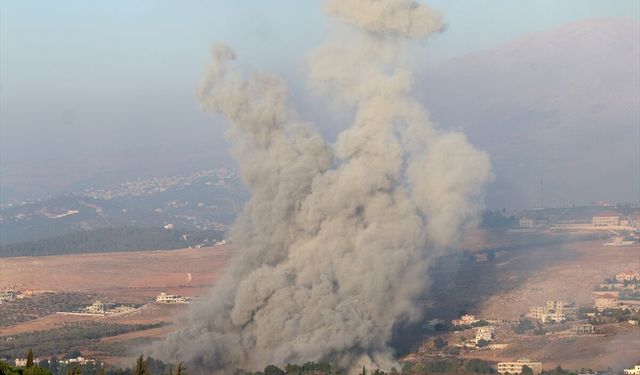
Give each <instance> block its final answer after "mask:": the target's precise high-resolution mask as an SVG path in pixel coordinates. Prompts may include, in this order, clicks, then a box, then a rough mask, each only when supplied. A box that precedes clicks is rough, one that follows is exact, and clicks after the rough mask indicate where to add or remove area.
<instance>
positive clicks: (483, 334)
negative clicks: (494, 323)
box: [476, 326, 494, 344]
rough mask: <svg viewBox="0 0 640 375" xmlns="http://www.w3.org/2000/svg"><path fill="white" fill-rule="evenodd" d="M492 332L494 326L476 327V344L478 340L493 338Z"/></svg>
mask: <svg viewBox="0 0 640 375" xmlns="http://www.w3.org/2000/svg"><path fill="white" fill-rule="evenodd" d="M493 333H494V328H493V327H491V326H486V327H478V329H476V344H477V343H478V342H479V341H480V340H484V341H491V340H493Z"/></svg>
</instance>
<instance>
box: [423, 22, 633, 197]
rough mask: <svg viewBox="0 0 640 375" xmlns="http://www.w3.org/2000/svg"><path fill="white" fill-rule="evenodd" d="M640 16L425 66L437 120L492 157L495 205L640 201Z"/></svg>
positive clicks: (426, 94) (427, 99)
mask: <svg viewBox="0 0 640 375" xmlns="http://www.w3.org/2000/svg"><path fill="white" fill-rule="evenodd" d="M638 40H640V23H639V22H637V21H633V20H619V19H615V20H614V19H612V20H588V21H582V22H577V23H573V24H569V25H566V26H563V27H560V28H558V29H554V30H551V31H547V32H542V33H536V34H531V35H527V36H525V37H523V38H520V39H517V40H515V41H513V42H511V43H508V44H505V45H502V46H500V47H498V48H495V49H492V50H487V51H482V52H478V53H474V54H470V55H466V56H463V57H460V58H457V59H454V60H452V61H449V62H447V63H445V64H442V65H440V66H437V67H434V68H431V69H429V70H428V71H424V72H423V74H421V75H419V78H418V81H417V82H416V91H417V94H418V96H419V97H420V100H421V101H422V102H424V103H425V105H426V106H427V108H428V109H429V110H430V111H431V114H432V117H433V119H434V120H435V121H437V122H439V123H441V124H442V126H444V127H447V128H454V129H460V130H462V131H464V132H465V133H466V134H467V136H468V137H469V139H470V140H471V141H472V142H473V143H474V144H476V145H477V146H479V147H480V148H483V149H485V150H487V151H488V152H489V153H490V154H491V157H492V162H493V166H494V171H495V174H496V181H495V182H494V183H493V185H492V186H491V188H490V191H489V194H488V204H489V205H490V206H492V207H496V208H500V207H534V206H537V205H539V201H540V193H539V183H540V181H541V180H543V181H544V200H545V204H548V205H561V204H566V203H589V202H592V201H596V200H607V201H612V202H631V201H637V200H638V193H639V191H640V189H639V181H640V177H639V172H640V154H639V153H640V146H639V145H640V138H639V136H640V104H639V103H640V89H639V87H640V43H638Z"/></svg>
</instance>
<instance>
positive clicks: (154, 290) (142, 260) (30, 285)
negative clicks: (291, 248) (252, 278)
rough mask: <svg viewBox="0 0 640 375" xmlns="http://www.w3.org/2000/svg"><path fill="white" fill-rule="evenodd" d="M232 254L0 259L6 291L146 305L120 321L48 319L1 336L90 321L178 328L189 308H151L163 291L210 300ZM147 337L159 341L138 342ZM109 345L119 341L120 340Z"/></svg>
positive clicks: (222, 249) (218, 250) (224, 249)
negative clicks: (63, 294)
mask: <svg viewBox="0 0 640 375" xmlns="http://www.w3.org/2000/svg"><path fill="white" fill-rule="evenodd" d="M232 253H233V249H232V248H231V247H230V246H216V247H211V248H200V249H182V250H169V251H138V252H115V253H102V254H73V255H59V256H48V257H16V258H0V285H2V286H10V287H11V288H12V289H17V290H21V291H25V290H31V291H39V290H48V291H53V292H68V293H91V294H96V295H101V296H104V297H105V298H104V299H106V300H110V301H116V302H119V303H136V304H143V305H144V306H143V307H142V308H140V309H138V310H136V311H135V312H133V313H129V314H125V315H122V316H117V317H109V316H107V317H90V316H78V315H50V316H45V317H42V318H40V319H37V320H31V321H28V322H24V323H20V324H16V325H13V326H9V327H2V328H0V335H12V334H19V333H24V332H30V331H38V330H47V329H53V328H58V327H60V326H62V325H64V323H68V322H77V321H86V320H94V321H104V322H109V323H119V324H148V323H158V322H164V323H176V322H177V321H178V320H179V317H180V316H182V315H183V314H184V312H185V311H186V310H187V305H175V306H169V305H156V304H148V303H149V302H152V301H153V300H154V299H155V297H156V296H157V295H158V294H159V293H160V292H162V291H166V292H167V293H170V294H178V295H182V296H189V297H203V296H206V295H207V294H208V293H209V291H210V290H211V287H212V285H213V284H214V283H215V281H216V279H217V278H218V277H219V276H220V274H221V271H222V269H223V268H224V266H225V265H226V263H227V261H228V260H229V258H230V257H231V255H232ZM34 275H37V277H34ZM0 308H1V306H0ZM176 327H177V325H175V324H171V325H168V326H165V327H163V329H162V330H157V331H162V332H164V334H166V333H167V332H168V331H170V330H171V329H176ZM151 331H154V332H151ZM146 333H148V334H149V335H150V336H149V337H158V332H155V330H149V331H141V332H136V334H137V335H139V336H136V337H140V335H142V336H144V335H145V334H146ZM111 339H112V340H118V337H114V338H111Z"/></svg>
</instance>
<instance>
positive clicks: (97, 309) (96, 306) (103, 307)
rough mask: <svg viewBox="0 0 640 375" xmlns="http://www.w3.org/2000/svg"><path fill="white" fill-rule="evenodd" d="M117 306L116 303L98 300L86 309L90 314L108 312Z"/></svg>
mask: <svg viewBox="0 0 640 375" xmlns="http://www.w3.org/2000/svg"><path fill="white" fill-rule="evenodd" d="M115 307H116V304H115V303H104V302H101V301H100V300H97V301H95V302H94V303H93V305H91V306H87V308H86V309H85V311H86V312H87V313H89V314H103V315H104V314H107V313H108V312H109V311H111V310H112V309H114V308H115Z"/></svg>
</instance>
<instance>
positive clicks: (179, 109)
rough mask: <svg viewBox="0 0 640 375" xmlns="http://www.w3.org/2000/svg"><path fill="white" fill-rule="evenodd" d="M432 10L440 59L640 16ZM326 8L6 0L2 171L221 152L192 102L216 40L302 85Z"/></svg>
mask: <svg viewBox="0 0 640 375" xmlns="http://www.w3.org/2000/svg"><path fill="white" fill-rule="evenodd" d="M429 3H430V4H431V5H432V6H433V7H435V8H437V9H439V10H441V11H442V12H443V13H444V14H445V17H446V20H447V23H448V25H449V26H448V29H447V30H446V32H445V33H443V34H441V35H438V36H436V37H434V38H433V39H432V40H430V41H428V42H427V43H425V44H424V49H423V50H422V51H421V53H424V55H423V56H426V57H427V58H428V61H430V62H431V63H434V64H437V63H441V62H443V61H445V60H446V59H448V58H451V57H454V56H458V55H462V54H466V53H469V52H473V51H476V50H482V49H486V48H491V47H494V46H497V45H499V44H501V43H504V42H507V41H510V40H513V39H514V38H517V37H518V36H521V35H523V34H526V33H530V32H536V31H541V30H547V29H550V28H554V27H557V26H561V25H563V24H566V23H569V22H572V21H575V20H580V19H587V18H601V17H607V18H611V17H613V18H619V17H631V18H635V19H640V1H637V0H615V1H606V0H536V1H512V0H465V1H462V0H459V1H451V0H433V1H431V2H429ZM320 9H321V3H320V2H319V1H306V0H305V1H301V0H268V1H267V0H235V1H228V0H227V1H222V0H217V1H178V0H173V1H164V0H160V1H158V0H154V1H151V0H137V1H124V0H122V1H100V2H99V1H80V0H75V1H69V0H60V1H30V0H4V1H0V167H1V168H2V170H3V171H7V170H12V168H14V166H16V165H18V164H19V163H21V162H23V161H25V160H30V161H33V162H40V161H42V163H46V162H45V161H46V160H48V159H60V160H66V159H74V158H75V159H77V158H83V159H86V160H92V158H95V159H100V158H106V156H105V155H107V156H109V155H114V154H117V155H133V157H139V156H140V155H143V154H144V152H143V151H139V150H145V151H147V150H148V151H150V152H157V150H160V149H164V148H166V147H172V146H173V147H174V148H175V149H176V150H180V149H181V148H184V147H187V146H189V147H191V148H192V149H198V147H203V148H204V147H208V145H209V144H211V145H215V147H218V146H219V145H220V140H219V138H220V134H221V130H220V129H213V127H206V126H204V125H206V124H208V123H209V122H210V121H211V120H210V119H209V118H208V117H207V116H205V115H203V114H201V113H200V112H199V111H198V109H197V106H196V103H195V100H194V99H193V88H194V87H195V85H196V83H197V81H198V79H199V76H200V73H201V71H202V69H203V66H204V64H205V62H206V60H207V57H208V51H207V48H208V46H209V45H210V43H212V42H216V41H221V42H225V43H227V44H229V45H231V46H232V47H233V48H234V49H235V50H236V51H237V53H238V55H239V58H240V63H241V64H243V65H246V66H248V67H252V68H259V69H262V70H269V71H273V72H275V73H278V74H282V75H285V76H286V77H287V78H289V79H292V80H297V79H300V77H302V76H303V73H304V63H303V62H304V57H305V54H306V53H307V52H308V51H310V50H311V49H312V48H314V47H315V46H317V45H318V44H319V43H320V42H321V41H322V40H323V38H324V36H325V26H326V25H325V20H324V18H323V16H322V13H321V11H320ZM154 150H155V151H154ZM105 160H106V159H105ZM16 163H18V164H16ZM14 169H15V168H14Z"/></svg>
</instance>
